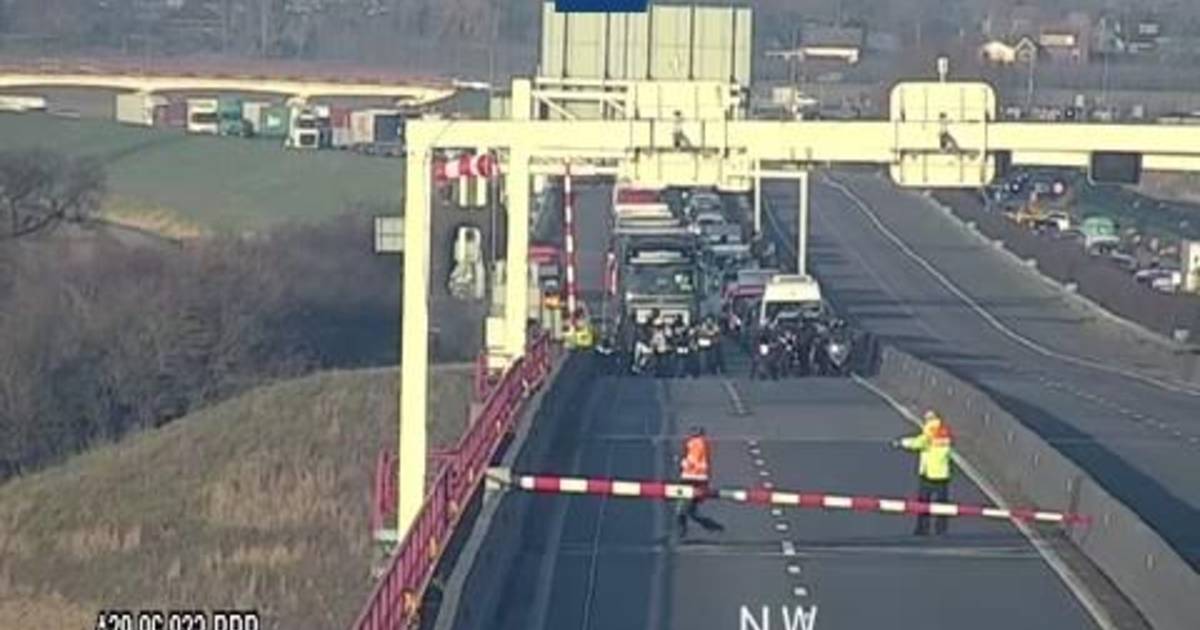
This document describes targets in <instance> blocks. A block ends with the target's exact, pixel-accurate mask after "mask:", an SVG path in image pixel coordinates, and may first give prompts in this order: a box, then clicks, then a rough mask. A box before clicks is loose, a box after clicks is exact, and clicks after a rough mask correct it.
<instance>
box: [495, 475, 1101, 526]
mask: <svg viewBox="0 0 1200 630" xmlns="http://www.w3.org/2000/svg"><path fill="white" fill-rule="evenodd" d="M489 479H490V480H491V481H492V482H493V484H499V485H500V486H504V487H510V488H517V489H520V490H525V491H528V492H541V493H552V494H593V495H607V496H614V497H639V498H644V499H693V498H709V499H721V500H726V501H734V502H736V503H751V504H756V505H778V506H791V507H798V508H808V509H824V510H851V511H855V512H877V513H881V514H932V515H934V516H965V517H970V516H975V517H980V518H990V519H1000V520H1018V521H1033V522H1039V523H1063V524H1078V525H1084V524H1087V523H1089V522H1090V521H1091V518H1090V517H1088V516H1086V515H1083V514H1071V513H1068V512H1052V511H1046V510H1034V509H1028V508H1014V509H1008V508H1000V507H993V506H983V505H967V504H962V503H927V502H924V501H913V500H911V499H890V498H883V497H870V496H848V495H837V494H826V493H819V492H817V493H814V492H789V491H783V490H767V489H765V488H753V489H745V488H705V487H703V486H695V485H691V484H685V483H672V482H662V481H639V480H621V479H605V478H597V477H556V476H550V475H516V476H514V475H511V474H510V473H508V472H507V471H504V470H500V469H493V470H492V471H491V472H490V473H489Z"/></svg>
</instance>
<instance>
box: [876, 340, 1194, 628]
mask: <svg viewBox="0 0 1200 630" xmlns="http://www.w3.org/2000/svg"><path fill="white" fill-rule="evenodd" d="M880 354H881V356H880V361H879V371H878V373H877V374H876V376H875V378H874V379H873V380H874V381H875V383H876V384H877V385H878V386H879V387H880V388H881V389H884V390H885V391H887V392H888V393H889V394H891V395H892V396H894V397H896V398H897V399H899V400H900V401H902V402H904V403H905V404H908V405H912V406H914V407H916V408H918V409H920V408H930V407H931V408H936V409H937V410H938V411H939V412H940V413H942V414H943V415H944V416H945V417H947V418H950V419H951V422H952V423H953V426H954V428H955V435H956V446H955V448H956V450H959V451H961V452H962V453H963V454H965V455H966V456H967V458H968V459H969V460H970V461H971V462H972V463H973V464H974V465H975V466H976V467H977V468H979V469H980V470H981V471H982V472H983V473H984V475H985V476H986V477H987V478H989V479H990V480H992V481H994V482H997V483H998V485H1001V486H1002V487H1005V488H1012V489H1015V494H1016V495H1017V496H1019V497H1021V498H1023V499H1026V500H1029V501H1031V502H1033V503H1035V504H1037V505H1039V506H1053V507H1055V508H1058V509H1064V510H1066V511H1069V512H1080V513H1083V514H1088V515H1090V516H1092V518H1093V519H1094V520H1093V522H1092V523H1091V524H1090V525H1089V526H1086V527H1076V528H1072V529H1070V530H1068V531H1067V536H1068V537H1069V539H1070V541H1071V542H1072V543H1073V544H1074V545H1075V547H1076V548H1078V549H1079V550H1080V551H1081V552H1082V553H1083V554H1084V555H1085V556H1087V558H1088V559H1090V560H1091V562H1092V563H1093V564H1094V565H1095V566H1096V567H1097V568H1098V569H1099V570H1100V571H1102V572H1103V573H1104V574H1105V575H1106V576H1107V577H1108V579H1109V580H1111V581H1112V582H1113V584H1115V585H1116V587H1117V588H1118V589H1120V591H1121V592H1122V593H1123V594H1124V595H1125V597H1127V598H1128V599H1129V601H1130V602H1131V603H1132V604H1133V605H1134V606H1136V607H1137V608H1138V610H1139V612H1140V613H1141V614H1142V616H1144V617H1145V619H1146V621H1147V622H1148V623H1150V624H1151V625H1152V626H1153V627H1154V628H1156V629H1159V630H1187V629H1194V628H1196V627H1197V624H1198V623H1200V622H1198V621H1197V620H1200V574H1197V573H1196V572H1195V571H1193V570H1192V568H1191V566H1190V565H1189V564H1188V563H1187V561H1185V560H1184V559H1183V558H1182V557H1181V556H1180V555H1179V554H1178V553H1176V552H1175V551H1174V550H1173V549H1172V548H1171V547H1170V546H1169V545H1168V544H1167V543H1166V541H1165V540H1163V539H1162V537H1160V536H1159V535H1158V533H1157V532H1155V531H1154V530H1153V529H1151V528H1150V527H1149V526H1148V525H1147V524H1146V523H1145V522H1144V521H1143V520H1142V519H1141V518H1140V517H1139V516H1138V515H1137V514H1136V513H1135V512H1133V511H1132V510H1130V509H1129V508H1128V507H1126V506H1125V505H1124V504H1123V503H1121V502H1120V501H1117V500H1116V499H1114V498H1113V497H1112V496H1111V495H1110V494H1109V493H1108V492H1106V491H1105V490H1104V488H1102V487H1101V486H1100V485H1099V484H1098V483H1096V481H1095V480H1093V479H1092V478H1091V477H1090V476H1089V475H1088V474H1087V473H1086V472H1084V471H1083V470H1082V469H1081V468H1079V467H1078V466H1077V465H1075V463H1074V462H1072V461H1071V460H1070V459H1068V458H1067V457H1066V456H1064V455H1063V454H1061V453H1060V452H1058V451H1057V450H1056V449H1055V448H1054V447H1052V446H1051V445H1050V444H1048V443H1047V442H1046V441H1045V440H1043V439H1042V438H1041V437H1040V436H1039V435H1038V434H1036V433H1035V432H1033V431H1032V430H1030V429H1028V428H1026V427H1025V425H1023V424H1022V423H1021V422H1020V421H1019V420H1018V419H1017V418H1015V417H1014V416H1012V415H1011V414H1009V413H1008V412H1007V411H1005V410H1004V409H1002V408H1001V407H1000V405H998V404H997V403H996V402H994V401H993V400H992V399H991V398H990V397H988V396H987V395H986V394H984V393H983V392H981V391H980V390H978V389H976V388H975V387H974V386H972V385H970V384H968V383H966V382H964V381H962V380H959V379H958V378H956V377H954V376H952V375H950V374H949V373H948V372H946V371H945V370H942V369H939V368H937V367H934V366H932V365H930V364H928V363H925V362H923V361H920V360H918V359H916V358H914V357H912V356H911V355H908V354H906V353H904V352H901V351H899V350H896V349H895V348H891V347H886V348H883V349H882V351H881V353H880Z"/></svg>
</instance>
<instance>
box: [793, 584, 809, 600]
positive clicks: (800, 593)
mask: <svg viewBox="0 0 1200 630" xmlns="http://www.w3.org/2000/svg"><path fill="white" fill-rule="evenodd" d="M792 595H795V596H796V597H808V589H806V588H804V587H803V586H796V587H793V588H792Z"/></svg>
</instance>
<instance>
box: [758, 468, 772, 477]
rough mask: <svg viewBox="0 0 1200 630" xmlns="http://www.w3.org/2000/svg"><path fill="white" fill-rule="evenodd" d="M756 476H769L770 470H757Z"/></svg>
mask: <svg viewBox="0 0 1200 630" xmlns="http://www.w3.org/2000/svg"><path fill="white" fill-rule="evenodd" d="M758 476H759V477H770V476H771V471H769V470H767V469H766V468H764V469H762V470H760V471H758Z"/></svg>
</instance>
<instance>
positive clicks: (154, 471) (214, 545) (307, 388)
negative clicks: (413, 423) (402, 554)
mask: <svg viewBox="0 0 1200 630" xmlns="http://www.w3.org/2000/svg"><path fill="white" fill-rule="evenodd" d="M435 370H439V372H438V373H435V377H434V378H433V379H432V382H433V384H432V391H431V397H430V400H431V405H432V409H431V411H432V413H431V421H430V442H431V445H432V446H435V447H436V446H439V445H446V444H449V443H451V442H452V441H454V439H456V437H457V436H458V435H459V434H460V433H461V431H462V430H463V428H464V427H465V426H466V424H465V422H466V418H467V404H468V403H467V400H468V396H469V392H470V384H471V370H470V368H469V367H449V366H443V367H440V368H435ZM397 378H398V370H396V369H379V370H368V371H351V372H329V373H322V374H317V375H314V376H310V377H306V378H303V379H298V380H294V381H285V382H282V383H279V384H276V385H272V386H267V387H263V388H260V389H257V390H254V391H251V392H249V393H247V394H245V395H243V396H240V397H237V398H234V399H232V400H229V401H227V402H224V403H221V404H218V405H215V406H213V407H211V408H208V409H206V410H203V411H201V412H198V413H195V414H192V415H190V416H188V417H185V418H183V419H181V420H179V421H176V422H173V423H171V424H169V425H167V426H166V427H164V428H162V429H159V430H155V431H149V432H146V433H144V434H142V435H139V436H137V437H135V438H133V439H130V440H127V441H125V442H122V443H120V444H117V445H113V446H107V447H101V448H96V449H93V450H92V451H90V452H88V453H86V454H84V455H80V456H78V457H75V458H73V459H71V460H70V461H68V462H67V463H65V464H63V465H61V466H58V467H55V468H54V469H51V470H47V471H44V472H41V473H38V474H35V475H32V476H29V477H26V478H21V479H17V480H15V481H13V482H10V483H8V484H6V485H3V486H0V628H56V629H62V630H74V629H76V628H78V629H83V628H92V627H95V619H96V618H95V615H96V613H97V611H98V610H100V609H102V608H108V609H112V608H118V609H120V608H133V609H138V608H188V609H205V610H212V609H214V608H227V607H238V608H254V609H258V610H259V611H261V613H262V614H263V615H264V619H263V621H264V622H266V623H264V625H263V628H287V629H289V630H293V629H294V630H305V629H310V628H311V629H314V630H316V629H322V630H323V629H326V628H342V627H346V626H347V625H348V624H349V623H350V621H351V620H352V617H353V615H354V614H355V613H356V612H357V609H358V606H360V605H361V604H362V602H363V601H364V599H365V597H366V595H367V594H368V592H369V590H370V588H371V582H370V579H369V569H370V561H371V558H372V550H371V545H370V534H369V532H368V529H369V526H368V521H367V513H368V506H369V498H370V478H371V473H372V469H373V465H374V457H375V454H376V452H377V450H378V448H379V447H380V445H383V444H393V443H394V440H395V436H396V413H397V412H396V409H397V399H398V396H397V394H396V391H397V384H396V380H397ZM401 463H402V464H403V462H401Z"/></svg>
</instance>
